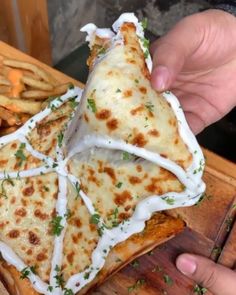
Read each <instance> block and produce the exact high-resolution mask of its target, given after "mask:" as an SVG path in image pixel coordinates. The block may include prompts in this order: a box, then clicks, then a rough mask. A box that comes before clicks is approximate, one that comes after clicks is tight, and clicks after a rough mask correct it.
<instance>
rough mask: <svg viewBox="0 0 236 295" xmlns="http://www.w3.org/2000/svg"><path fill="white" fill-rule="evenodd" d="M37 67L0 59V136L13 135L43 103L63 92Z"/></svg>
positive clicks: (50, 77) (3, 58) (51, 78)
mask: <svg viewBox="0 0 236 295" xmlns="http://www.w3.org/2000/svg"><path fill="white" fill-rule="evenodd" d="M67 89H68V84H60V83H59V82H58V81H56V80H55V79H54V77H52V75H51V74H49V73H48V72H46V71H45V70H44V69H42V68H40V67H39V66H37V65H35V64H32V63H29V62H24V61H18V60H14V59H10V58H6V57H4V56H0V136H3V135H6V134H9V133H11V132H14V131H15V130H16V129H17V128H19V127H20V126H21V125H22V124H24V123H25V122H26V121H27V120H28V119H29V118H30V117H31V116H33V115H35V114H36V113H38V112H39V111H40V110H41V109H42V108H43V107H45V101H46V100H48V99H50V98H52V97H55V96H59V95H61V94H63V93H65V92H66V91H67Z"/></svg>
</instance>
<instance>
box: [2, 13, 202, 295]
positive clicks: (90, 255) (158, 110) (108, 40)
mask: <svg viewBox="0 0 236 295" xmlns="http://www.w3.org/2000/svg"><path fill="white" fill-rule="evenodd" d="M113 29H114V32H112V31H111V30H108V29H105V30H104V29H97V28H96V26H94V25H91V24H90V25H88V26H87V27H86V30H87V31H88V33H89V39H90V46H91V49H92V54H91V57H90V59H89V63H90V71H91V72H90V75H89V79H88V82H87V85H86V87H85V90H84V91H82V90H81V89H79V88H73V87H71V88H70V89H69V90H68V91H67V93H66V94H64V95H63V96H61V97H58V98H55V99H54V100H53V101H51V102H49V104H48V106H47V107H46V108H45V109H44V110H43V111H41V112H40V113H38V114H37V115H35V116H34V117H33V118H31V119H30V120H29V121H27V122H26V123H25V125H24V126H22V127H21V128H20V129H18V130H17V131H16V132H14V133H12V134H10V135H7V136H4V137H2V138H0V163H1V168H0V169H1V170H0V195H1V197H0V252H1V257H2V258H1V260H2V263H1V266H0V274H1V278H2V281H3V282H4V284H5V286H6V288H7V290H8V291H9V293H10V294H14V295H15V294H19V295H22V294H46V295H73V294H78V295H79V294H85V293H86V292H87V291H88V290H90V289H91V288H94V287H95V286H97V285H98V284H100V283H102V282H103V281H104V280H105V279H107V278H108V277H109V276H111V275H112V274H114V273H115V272H116V271H117V270H119V269H120V268H121V267H123V266H124V265H126V264H127V263H129V262H130V261H131V260H133V259H134V258H136V257H137V256H139V255H142V254H144V253H146V252H147V251H150V250H151V249H153V248H154V247H155V246H157V245H159V244H160V243H162V242H164V241H166V240H167V239H169V238H171V237H173V236H174V235H176V234H177V233H178V232H180V231H181V230H182V229H183V227H184V224H183V222H182V221H181V220H179V219H177V218H173V217H170V216H167V215H165V214H164V213H161V212H160V211H163V210H166V209H172V208H176V207H179V206H190V205H193V204H194V203H196V202H197V201H198V199H199V198H200V196H201V194H202V192H203V191H204V188H205V185H204V183H203V182H202V180H201V177H202V173H203V168H204V158H203V155H202V152H201V149H200V147H199V145H198V144H197V142H196V139H195V137H194V136H193V134H192V133H191V131H190V130H189V127H188V125H187V123H186V120H185V118H184V115H183V112H182V110H181V108H180V106H179V103H178V101H177V99H176V98H175V97H174V96H173V95H172V94H170V93H164V94H163V95H161V94H158V93H156V92H155V91H154V90H153V89H152V88H151V85H150V66H151V61H150V56H149V54H148V52H147V48H145V46H144V45H145V44H146V43H145V42H146V41H145V39H143V38H144V36H143V30H142V28H141V24H140V23H139V22H138V20H137V19H136V17H135V16H134V15H133V14H124V15H122V16H121V17H120V18H119V19H118V21H117V22H116V23H115V24H114V25H113ZM157 211H159V212H157Z"/></svg>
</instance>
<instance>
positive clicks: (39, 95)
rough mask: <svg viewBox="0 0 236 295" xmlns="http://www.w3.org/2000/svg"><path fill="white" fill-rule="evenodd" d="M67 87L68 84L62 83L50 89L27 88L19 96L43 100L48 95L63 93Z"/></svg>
mask: <svg viewBox="0 0 236 295" xmlns="http://www.w3.org/2000/svg"><path fill="white" fill-rule="evenodd" d="M67 89H68V84H62V85H59V86H57V87H55V88H54V89H53V90H52V91H43V90H28V91H24V92H22V94H21V96H22V97H23V98H27V99H37V100H45V99H46V98H48V97H49V96H58V95H61V94H63V93H65V92H66V91H67Z"/></svg>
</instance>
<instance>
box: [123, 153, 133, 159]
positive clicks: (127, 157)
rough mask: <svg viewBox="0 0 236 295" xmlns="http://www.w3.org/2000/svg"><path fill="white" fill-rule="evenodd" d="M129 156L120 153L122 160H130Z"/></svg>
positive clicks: (128, 154)
mask: <svg viewBox="0 0 236 295" xmlns="http://www.w3.org/2000/svg"><path fill="white" fill-rule="evenodd" d="M130 156H131V154H130V153H128V152H123V153H122V160H130Z"/></svg>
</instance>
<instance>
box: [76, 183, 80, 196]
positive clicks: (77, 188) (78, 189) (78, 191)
mask: <svg viewBox="0 0 236 295" xmlns="http://www.w3.org/2000/svg"><path fill="white" fill-rule="evenodd" d="M75 190H76V193H77V196H76V199H77V198H79V193H80V185H79V183H78V181H76V183H75Z"/></svg>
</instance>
